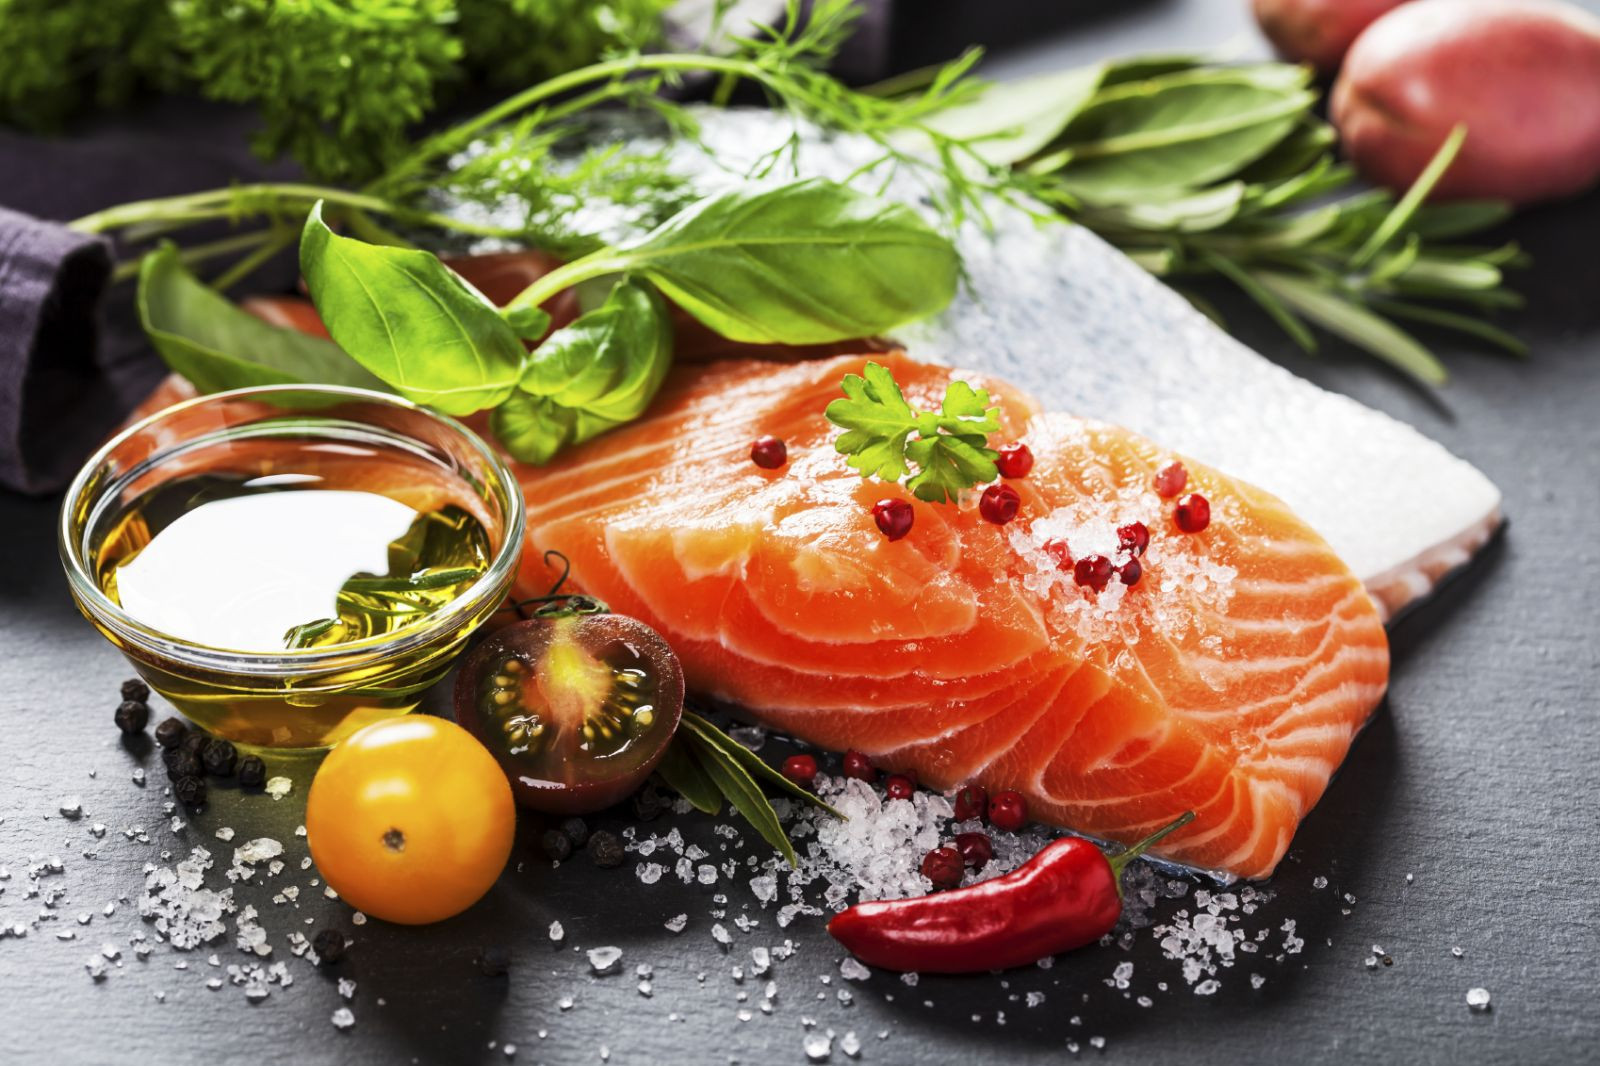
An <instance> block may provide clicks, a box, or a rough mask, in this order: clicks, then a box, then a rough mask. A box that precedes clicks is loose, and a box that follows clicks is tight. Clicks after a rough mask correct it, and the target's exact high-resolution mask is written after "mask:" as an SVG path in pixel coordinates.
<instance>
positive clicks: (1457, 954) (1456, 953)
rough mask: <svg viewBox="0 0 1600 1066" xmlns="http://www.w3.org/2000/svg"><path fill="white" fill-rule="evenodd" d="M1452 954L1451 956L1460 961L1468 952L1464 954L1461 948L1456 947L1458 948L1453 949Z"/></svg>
mask: <svg viewBox="0 0 1600 1066" xmlns="http://www.w3.org/2000/svg"><path fill="white" fill-rule="evenodd" d="M1450 954H1451V955H1452V956H1453V957H1455V958H1458V959H1459V958H1461V956H1463V955H1465V954H1466V952H1464V951H1462V950H1461V949H1460V948H1458V947H1456V948H1451V949H1450Z"/></svg>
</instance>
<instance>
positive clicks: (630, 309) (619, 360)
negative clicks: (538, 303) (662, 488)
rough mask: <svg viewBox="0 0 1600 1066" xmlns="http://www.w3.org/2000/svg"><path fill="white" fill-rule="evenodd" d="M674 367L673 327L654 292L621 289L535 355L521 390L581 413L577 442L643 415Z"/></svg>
mask: <svg viewBox="0 0 1600 1066" xmlns="http://www.w3.org/2000/svg"><path fill="white" fill-rule="evenodd" d="M671 364H672V322H671V320H670V319H669V318H668V315H667V308H666V305H665V304H664V303H663V302H662V301H661V297H659V296H658V295H656V293H655V291H654V290H653V289H651V288H650V286H648V285H643V284H640V283H638V282H635V281H626V280H624V281H622V282H620V283H618V284H617V285H616V286H615V287H614V288H613V289H612V290H611V293H610V295H609V296H607V297H606V300H605V302H604V303H603V304H601V305H600V306H599V307H597V308H595V309H594V310H592V311H588V312H586V313H584V314H583V315H581V316H580V317H579V318H578V319H577V320H576V321H575V322H573V323H572V324H571V325H569V326H566V327H564V328H562V329H558V330H556V331H555V332H554V333H552V334H551V335H550V336H549V337H548V338H547V339H546V340H545V342H544V343H543V344H541V345H539V347H538V348H537V349H535V350H534V353H533V355H532V357H531V358H530V359H529V360H528V363H527V365H526V366H524V367H523V370H522V376H521V378H520V379H518V381H517V387H518V388H520V389H521V390H522V391H523V392H527V393H531V394H533V395H534V396H547V397H549V398H550V399H551V400H553V401H555V402H556V403H558V404H560V405H561V406H562V407H572V408H576V409H577V410H578V412H579V422H578V436H577V438H576V441H579V442H581V441H584V440H587V439H588V438H589V437H592V436H594V434H595V433H596V432H599V429H593V430H592V431H591V430H589V429H588V428H587V427H588V426H589V424H590V423H599V424H600V425H601V428H609V427H610V426H613V425H616V424H617V423H619V422H626V421H631V420H632V419H635V418H638V417H639V416H640V415H641V414H643V413H644V410H645V408H646V407H647V406H649V403H650V401H651V400H652V399H654V398H655V394H656V392H657V391H658V390H659V389H660V388H661V382H662V379H663V378H665V377H666V374H667V370H668V368H669V367H670V366H671Z"/></svg>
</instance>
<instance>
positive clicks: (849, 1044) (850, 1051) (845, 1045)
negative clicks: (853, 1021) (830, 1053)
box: [839, 1031, 861, 1058]
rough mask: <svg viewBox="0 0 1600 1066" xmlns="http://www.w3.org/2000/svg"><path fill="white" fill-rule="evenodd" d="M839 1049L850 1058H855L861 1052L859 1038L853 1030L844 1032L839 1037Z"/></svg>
mask: <svg viewBox="0 0 1600 1066" xmlns="http://www.w3.org/2000/svg"><path fill="white" fill-rule="evenodd" d="M839 1050H840V1051H842V1052H844V1053H845V1054H846V1055H849V1056H850V1057H851V1058H856V1057H857V1056H859V1055H860V1054H861V1039H860V1038H859V1037H857V1036H856V1034H855V1032H854V1031H851V1032H848V1033H845V1034H844V1036H843V1037H841V1038H840V1039H839Z"/></svg>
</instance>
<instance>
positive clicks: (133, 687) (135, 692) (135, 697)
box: [122, 677, 150, 703]
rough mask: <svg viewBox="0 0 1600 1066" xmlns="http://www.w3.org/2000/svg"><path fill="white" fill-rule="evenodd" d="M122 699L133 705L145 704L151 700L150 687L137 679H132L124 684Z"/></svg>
mask: <svg viewBox="0 0 1600 1066" xmlns="http://www.w3.org/2000/svg"><path fill="white" fill-rule="evenodd" d="M122 698H123V699H125V700H130V701H132V702H133V703H144V702H145V701H146V700H148V699H149V698H150V686H149V685H147V684H145V683H144V682H143V681H140V680H139V679H138V678H137V677H130V678H128V680H126V681H124V682H123V683H122Z"/></svg>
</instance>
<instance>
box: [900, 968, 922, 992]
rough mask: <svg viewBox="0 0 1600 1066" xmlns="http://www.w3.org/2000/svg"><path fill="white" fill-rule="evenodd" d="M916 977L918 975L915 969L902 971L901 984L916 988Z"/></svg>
mask: <svg viewBox="0 0 1600 1066" xmlns="http://www.w3.org/2000/svg"><path fill="white" fill-rule="evenodd" d="M917 977H918V974H917V971H915V970H911V971H909V972H907V973H903V974H901V975H900V982H901V984H903V985H905V986H906V987H907V988H916V987H917Z"/></svg>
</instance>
